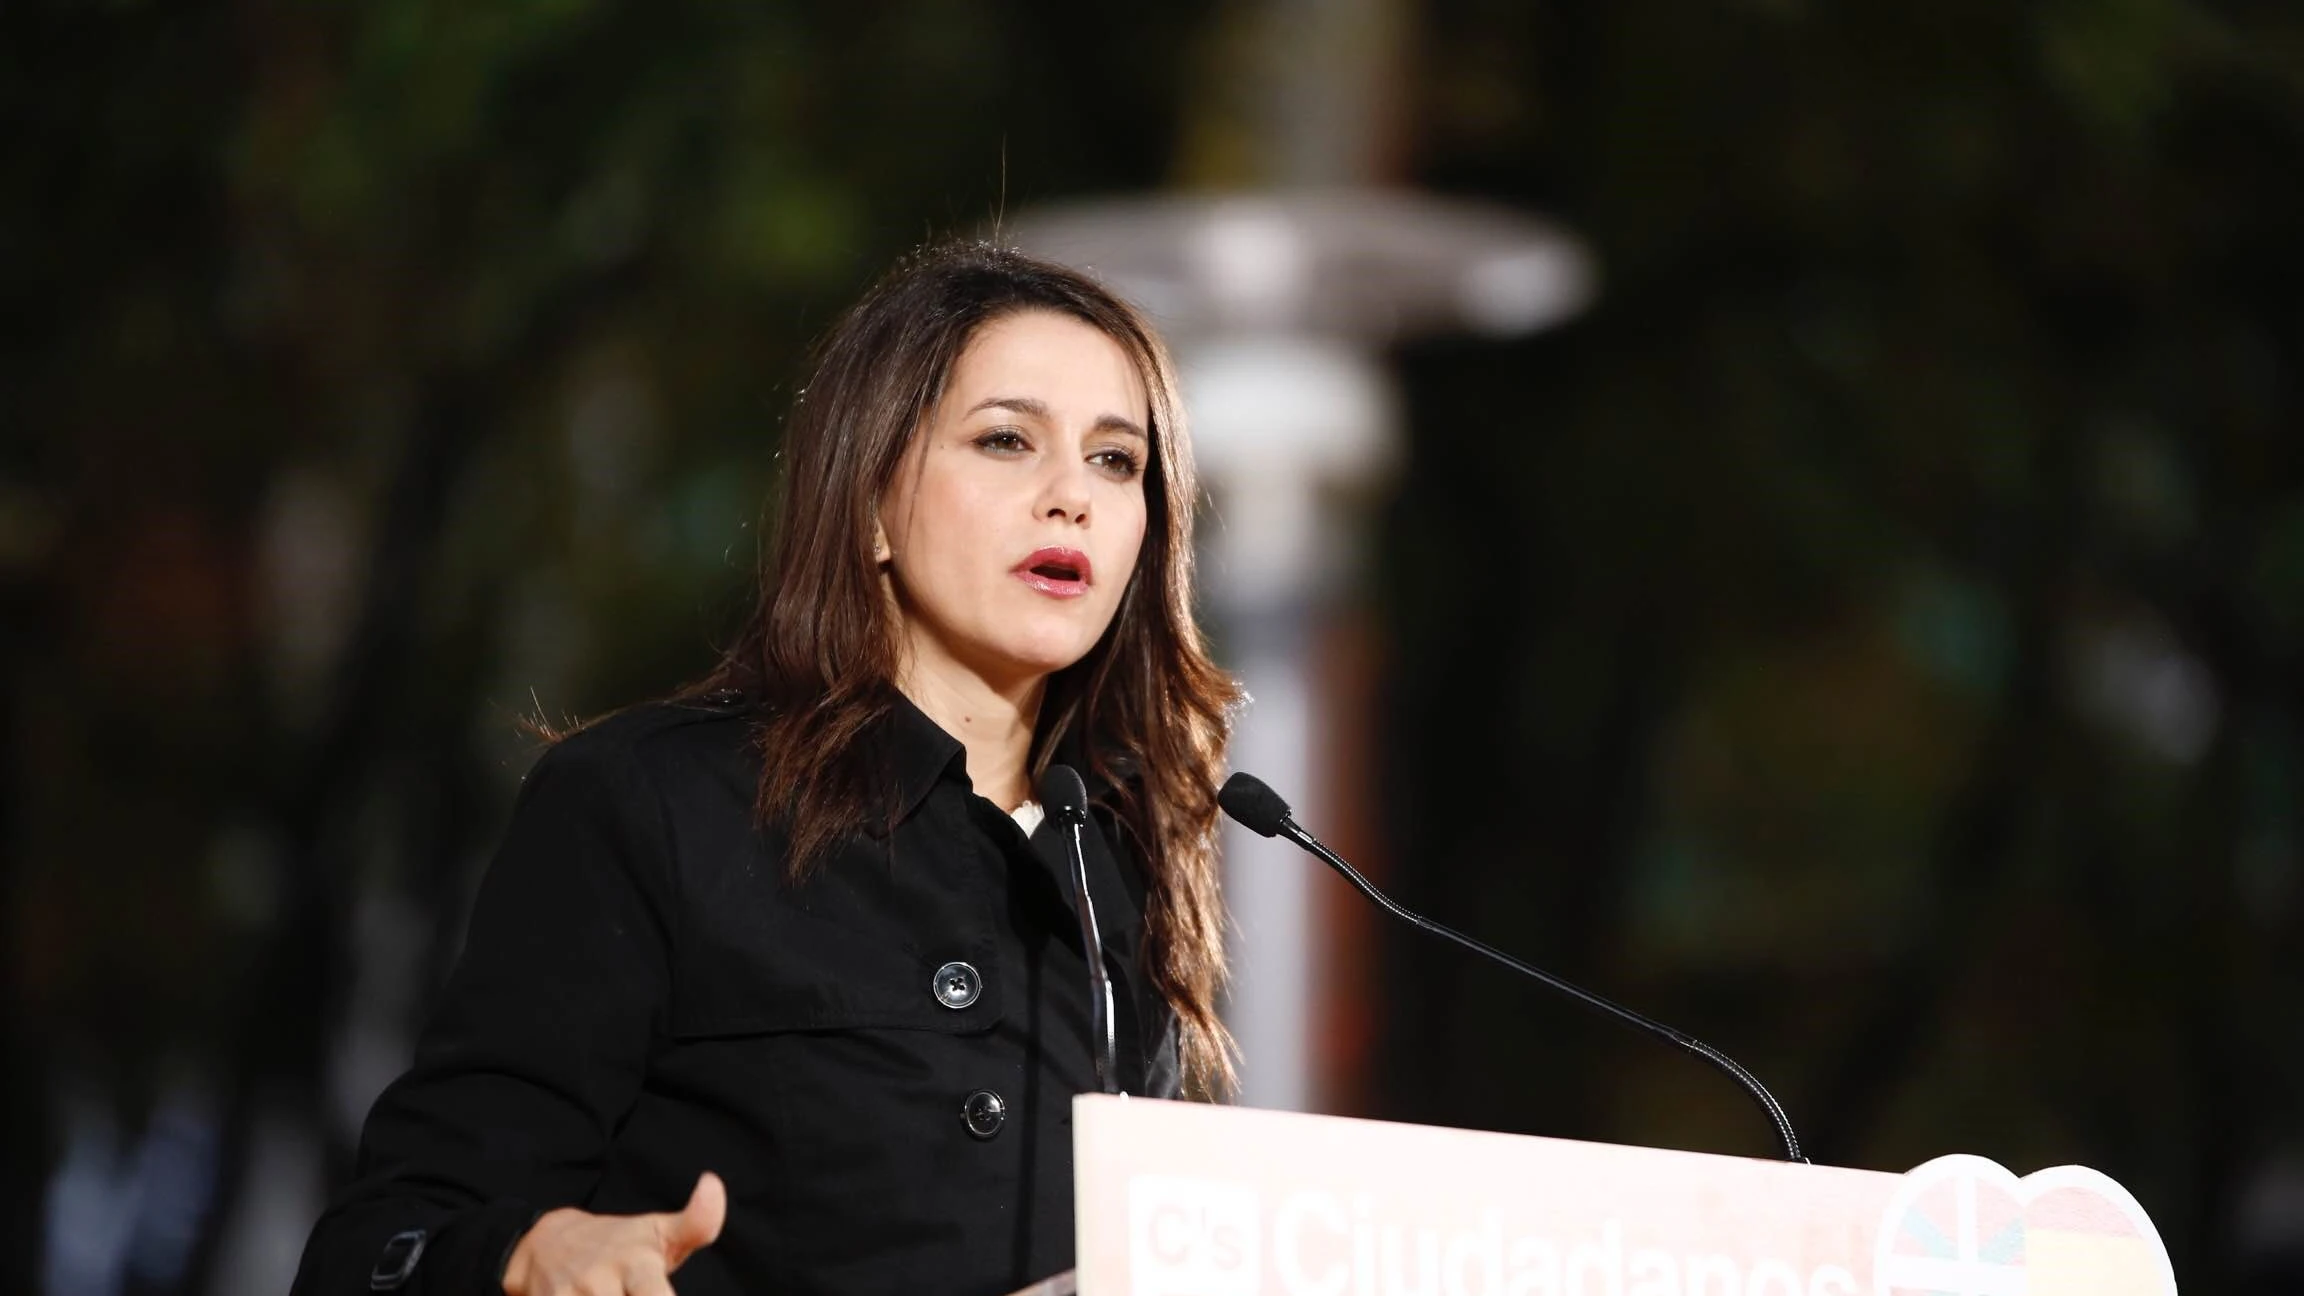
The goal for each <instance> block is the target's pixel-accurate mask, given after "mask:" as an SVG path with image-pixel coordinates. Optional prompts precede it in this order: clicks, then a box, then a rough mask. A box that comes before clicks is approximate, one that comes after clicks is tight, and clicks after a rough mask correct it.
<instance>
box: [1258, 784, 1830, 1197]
mask: <svg viewBox="0 0 2304 1296" xmlns="http://www.w3.org/2000/svg"><path fill="white" fill-rule="evenodd" d="M1216 804H1218V805H1220V806H1222V807H1224V813H1226V814H1228V815H1230V816H1232V818H1233V819H1234V820H1235V821H1236V822H1238V823H1239V825H1240V826H1241V827H1243V828H1246V829H1247V830H1248V831H1250V832H1252V833H1255V834H1256V835H1257V836H1259V837H1286V838H1287V839H1288V840H1289V841H1292V842H1294V843H1296V845H1298V846H1300V847H1302V848H1304V849H1305V850H1307V851H1309V852H1311V853H1312V854H1313V855H1315V856H1318V857H1319V858H1320V860H1321V862H1323V863H1325V864H1326V865H1327V866H1328V867H1330V868H1332V869H1334V870H1336V871H1337V872H1338V873H1341V874H1343V876H1344V880H1345V881H1347V882H1349V883H1351V884H1352V886H1353V889H1354V890H1356V891H1358V892H1359V893H1360V894H1362V895H1364V896H1366V897H1368V898H1369V899H1370V900H1373V901H1375V902H1376V904H1377V906H1378V907H1379V908H1381V909H1383V910H1384V912H1386V913H1388V914H1391V915H1392V916H1393V917H1395V918H1398V919H1400V920H1401V921H1402V922H1405V923H1408V924H1410V925H1412V926H1415V927H1419V928H1422V929H1423V930H1425V931H1427V932H1430V933H1432V934H1433V935H1435V936H1439V937H1442V938H1444V939H1447V940H1451V941H1454V942H1455V943H1457V944H1458V945H1461V946H1463V947H1464V948H1465V949H1468V950H1471V951H1472V952H1473V953H1475V954H1480V955H1484V956H1486V957H1488V958H1491V959H1494V960H1495V961H1496V962H1498V963H1501V964H1503V965H1504V966H1506V967H1508V968H1511V969H1512V970H1513V971H1515V972H1518V973H1520V974H1521V975H1523V976H1528V977H1534V978H1535V979H1536V980H1538V981H1540V982H1542V983H1544V984H1545V985H1547V986H1549V987H1551V988H1552V989H1553V990H1555V991H1557V992H1559V993H1561V994H1564V995H1566V996H1568V997H1569V998H1570V999H1573V1000H1575V1001H1576V1002H1578V1003H1580V1004H1583V1005H1584V1006H1585V1007H1587V1008H1590V1009H1593V1010H1594V1011H1596V1012H1599V1013H1600V1014H1602V1015H1603V1016H1607V1017H1613V1018H1615V1019H1616V1020H1617V1021H1620V1022H1624V1023H1627V1024H1629V1025H1632V1026H1636V1027H1638V1028H1639V1029H1641V1030H1644V1031H1646V1032H1648V1033H1649V1034H1651V1035H1654V1036H1656V1037H1657V1038H1659V1039H1663V1040H1666V1041H1669V1042H1670V1043H1672V1044H1675V1045H1678V1046H1679V1047H1680V1048H1682V1049H1685V1050H1686V1051H1688V1052H1690V1053H1693V1054H1695V1055H1696V1056H1697V1057H1700V1058H1702V1059H1704V1060H1705V1061H1706V1062H1709V1063H1711V1064H1712V1065H1713V1066H1714V1067H1717V1068H1719V1070H1720V1071H1721V1072H1722V1073H1724V1074H1725V1075H1727V1077H1728V1078H1729V1079H1731V1080H1734V1081H1735V1082H1736V1083H1737V1084H1739V1085H1741V1086H1743V1088H1744V1092H1746V1093H1748V1094H1750V1095H1751V1096H1752V1100H1753V1101H1754V1102H1757V1103H1759V1104H1760V1110H1761V1111H1762V1112H1763V1113H1764V1114H1766V1116H1767V1117H1768V1123H1769V1124H1770V1125H1772V1126H1774V1127H1775V1130H1776V1139H1777V1141H1778V1142H1779V1143H1781V1144H1783V1147H1784V1159H1785V1160H1787V1161H1799V1162H1802V1163H1805V1162H1806V1161H1807V1160H1808V1158H1807V1157H1804V1156H1802V1155H1800V1140H1799V1139H1798V1138H1797V1137H1795V1136H1794V1135H1793V1133H1792V1121H1791V1119H1790V1118H1789V1117H1787V1116H1786V1115H1785V1114H1784V1107H1783V1105H1782V1104H1780V1103H1778V1102H1777V1101H1776V1095H1774V1094H1772V1093H1769V1092H1768V1087H1767V1086H1766V1085H1763V1084H1761V1083H1760V1081H1759V1079H1758V1078H1757V1077H1755V1076H1754V1075H1753V1074H1752V1073H1751V1072H1749V1071H1747V1070H1745V1069H1744V1068H1743V1067H1742V1066H1741V1065H1739V1064H1738V1063H1737V1061H1736V1059H1734V1058H1732V1057H1729V1056H1728V1055H1727V1054H1725V1053H1722V1052H1721V1051H1720V1050H1718V1049H1716V1048H1713V1047H1712V1046H1711V1045H1709V1044H1706V1043H1704V1042H1703V1041H1701V1040H1699V1039H1697V1038H1695V1037H1694V1036H1692V1035H1689V1034H1688V1033H1687V1032H1685V1031H1680V1030H1675V1029H1673V1028H1672V1027H1670V1026H1667V1025H1665V1024H1664V1023H1662V1022H1660V1021H1657V1020H1655V1019H1654V1018H1652V1017H1644V1016H1642V1015H1641V1014H1639V1013H1636V1012H1634V1011H1632V1010H1631V1009H1629V1008H1625V1007H1622V1006H1621V1005H1618V1004H1614V1003H1611V1002H1609V1001H1608V1000H1606V999H1603V998H1601V997H1600V996H1599V995H1596V994H1594V993H1592V992H1591V991H1589V990H1586V989H1584V988H1583V987H1581V986H1577V985H1573V984H1571V983H1569V982H1567V981H1563V980H1561V979H1560V978H1559V977H1556V976H1554V975H1552V974H1551V973H1549V972H1546V971H1545V970H1544V969H1542V968H1539V967H1536V966H1534V965H1533V964H1529V963H1524V962H1522V961H1520V960H1519V959H1516V958H1514V957H1512V956H1511V955H1509V954H1506V953H1505V952H1503V951H1502V950H1499V949H1496V948H1494V947H1492V946H1489V945H1486V944H1483V943H1481V942H1479V941H1476V940H1474V939H1472V938H1471V937H1469V936H1466V935H1464V934H1463V933H1461V932H1457V931H1454V930H1451V929H1449V928H1447V927H1443V926H1441V925H1440V924H1439V923H1436V922H1434V921H1432V920H1431V919H1429V918H1426V917H1424V916H1423V915H1421V914H1416V913H1411V912H1409V911H1408V910H1406V909H1403V908H1401V907H1400V906H1399V905H1397V904H1394V903H1393V902H1392V898H1391V897H1390V896H1387V895H1385V894H1384V893H1383V892H1381V891H1379V890H1377V889H1376V888H1375V886H1374V885H1373V884H1372V883H1370V882H1369V881H1368V879H1367V878H1364V877H1362V876H1360V870H1358V869H1356V868H1353V867H1352V866H1351V865H1350V864H1347V863H1345V862H1344V857H1343V856H1341V855H1338V854H1337V853H1336V852H1334V851H1332V850H1330V849H1328V848H1327V847H1326V846H1323V845H1321V844H1320V839H1319V838H1317V837H1314V836H1313V835H1312V834H1311V833H1308V832H1306V831H1304V829H1303V828H1302V827H1300V826H1298V825H1297V823H1296V821H1295V820H1294V819H1292V818H1290V817H1289V810H1288V803H1287V802H1286V801H1283V800H1281V799H1280V794H1279V793H1277V792H1274V791H1273V790H1272V789H1271V788H1270V787H1268V786H1266V785H1265V783H1264V781H1263V780H1262V779H1260V778H1257V777H1256V776H1255V775H1253V774H1247V773H1242V772H1240V771H1234V772H1233V774H1232V777H1230V778H1228V779H1226V780H1224V786H1223V788H1222V789H1221V790H1219V791H1218V792H1217V793H1216Z"/></svg>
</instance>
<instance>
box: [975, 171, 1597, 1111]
mask: <svg viewBox="0 0 2304 1296" xmlns="http://www.w3.org/2000/svg"><path fill="white" fill-rule="evenodd" d="M1013 235H1014V237H1015V239H1016V241H1017V242H1018V243H1019V244H1020V245H1021V246H1023V247H1024V248H1025V249H1026V250H1028V251H1031V252H1034V253H1036V254H1039V255H1042V256H1046V257H1049V258H1051V259H1053V260H1057V261H1060V262H1064V263H1066V264H1070V265H1075V266H1079V267H1083V268H1085V269H1088V270H1091V271H1093V272H1095V273H1096V274H1098V275H1099V276H1101V277H1102V278H1103V280H1104V281H1105V282H1106V283H1107V284H1109V285H1111V286H1112V287H1113V288H1114V289H1115V290H1117V291H1118V292H1120V293H1121V294H1122V295H1123V296H1126V297H1128V298H1130V299H1131V300H1133V301H1134V302H1136V304H1137V305H1139V306H1140V307H1142V308H1143V309H1144V310H1145V311H1146V312H1147V313H1149V314H1150V315H1152V317H1153V318H1154V319H1155V320H1156V321H1157V322H1158V323H1159V325H1160V326H1161V327H1162V329H1163V330H1164V331H1165V332H1166V333H1167V335H1168V337H1169V338H1170V340H1171V342H1172V343H1173V345H1174V346H1175V349H1176V354H1177V367H1178V369H1179V372H1180V378H1179V381H1180V382H1181V384H1182V386H1183V395H1184V399H1185V403H1186V407H1187V408H1188V409H1189V410H1190V412H1191V416H1192V425H1193V445H1194V449H1195V451H1196V453H1197V456H1198V459H1199V462H1200V466H1201V469H1202V475H1203V479H1204V481H1205V483H1206V486H1207V503H1208V506H1209V512H1210V516H1209V518H1208V525H1206V526H1204V527H1203V531H1202V533H1203V535H1204V537H1205V539H1204V541H1203V545H1204V547H1203V549H1202V553H1201V558H1202V565H1203V570H1204V571H1205V572H1206V573H1207V581H1206V588H1207V590H1208V593H1209V597H1210V603H1211V611H1212V612H1213V613H1214V618H1215V622H1216V631H1217V638H1218V641H1219V649H1220V653H1221V655H1222V657H1223V658H1224V661H1225V664H1226V666H1227V667H1228V668H1229V669H1231V670H1232V671H1233V672H1234V673H1235V674H1236V675H1237V676H1238V677H1239V679H1240V681H1241V683H1242V684H1243V685H1244V686H1245V687H1246V689H1247V691H1248V694H1249V697H1250V703H1249V706H1248V708H1247V710H1246V711H1245V713H1244V714H1243V715H1242V716H1241V718H1240V721H1239V724H1238V727H1237V728H1236V730H1235V732H1234V735H1233V741H1232V762H1233V764H1234V765H1235V766H1236V767H1238V768H1241V769H1247V770H1253V771H1255V772H1256V773H1257V774H1258V775H1260V776H1261V777H1263V778H1264V779H1265V780H1266V781H1267V782H1269V783H1271V784H1272V785H1273V786H1274V787H1275V788H1278V789H1280V791H1281V792H1282V794H1283V795H1285V796H1288V797H1289V798H1290V799H1291V800H1292V801H1293V803H1294V804H1295V806H1296V807H1297V814H1298V817H1299V818H1300V819H1302V820H1303V821H1304V822H1306V823H1307V824H1319V823H1322V822H1324V821H1325V820H1326V818H1327V811H1328V810H1329V809H1330V808H1331V807H1330V805H1329V804H1328V799H1329V797H1330V796H1331V793H1332V788H1333V780H1332V778H1331V777H1330V773H1331V769H1332V761H1331V760H1330V759H1329V757H1330V756H1331V755H1332V751H1333V749H1332V735H1331V734H1330V732H1329V731H1328V727H1327V725H1326V724H1325V723H1324V721H1325V719H1326V714H1325V712H1324V710H1323V707H1322V705H1321V699H1320V698H1319V696H1318V690H1317V682H1316V675H1315V672H1314V669H1313V667H1314V665H1315V661H1316V654H1317V650H1318V648H1319V643H1318V636H1319V634H1320V632H1321V628H1322V626H1323V625H1325V624H1328V623H1329V622H1330V620H1331V618H1332V616H1333V615H1334V613H1335V612H1336V610H1337V609H1338V608H1339V607H1340V606H1341V604H1342V601H1343V599H1344V597H1345V596H1346V595H1347V594H1348V593H1349V592H1350V591H1351V589H1352V588H1353V587H1354V584H1355V582H1356V580H1357V578H1358V576H1359V574H1360V572H1361V569H1362V566H1363V562H1362V552H1361V551H1362V549H1363V548H1364V546H1365V543H1366V521H1367V513H1368V508H1367V505H1368V504H1369V503H1370V502H1371V501H1372V500H1373V499H1374V498H1376V496H1377V494H1378V492H1379V490H1380V489H1381V487H1382V486H1383V485H1384V483H1385V482H1386V481H1387V480H1388V479H1389V477H1390V475H1391V472H1392V470H1393V468H1394V466H1395V465H1396V464H1397V462H1398V460H1399V457H1400V454H1401V451H1402V440H1403V438H1402V433H1401V418H1400V401H1399V395H1398V391H1397V387H1396V384H1395V382H1394V380H1393V378H1392V375H1391V373H1390V371H1389V369H1388V367H1387V366H1386V365H1385V363H1384V362H1383V359H1382V347H1383V346H1384V345H1385V344H1386V343H1388V342H1392V341H1396V340H1399V339H1402V338H1406V337H1412V336H1419V335H1426V334H1433V333H1439V332H1462V331H1474V332H1479V333H1486V334H1490V335H1495V336H1511V335H1516V334H1523V333H1527V332H1530V331H1533V330H1535V329H1539V328H1543V327H1545V326H1547V325H1549V324H1552V323H1555V322H1557V321H1559V320H1561V319H1563V318H1566V317H1567V316H1569V315H1571V314H1573V313H1574V312H1575V311H1576V310H1578V309H1579V308H1580V307H1581V306H1582V305H1583V304H1584V303H1585V301H1586V300H1587V299H1588V298H1589V296H1590V294H1591V291H1592V273H1591V268H1590V263H1589V260H1588V258H1587V257H1586V255H1585V254H1584V252H1583V250H1582V248H1581V247H1580V246H1579V245H1578V244H1577V243H1576V242H1575V241H1574V240H1573V239H1572V238H1570V237H1569V236H1568V235H1567V234H1566V233H1564V232H1563V231H1561V230H1559V229H1557V228H1555V227H1553V226H1551V225H1549V224H1546V223H1544V222H1542V221H1539V220H1537V219H1535V218H1532V217H1528V216H1524V215H1520V214H1517V213H1513V212H1508V211H1504V210H1500V209H1497V208H1493V207H1487V206H1482V205H1478V204H1472V203H1464V202H1455V201H1449V200H1444V199H1440V198H1435V197H1431V196H1427V195H1420V194H1415V193H1410V192H1406V191H1401V190H1393V189H1380V188H1345V187H1338V188H1327V189H1300V190H1281V191H1272V192H1264V193H1246V194H1230V195H1217V196H1157V197H1147V198H1141V199H1122V200H1113V201H1097V202H1089V203H1082V204H1077V205H1072V206H1066V207H1060V208H1050V209H1045V210H1042V211H1038V212H1033V213H1030V214H1028V215H1026V216H1025V217H1024V218H1023V219H1021V220H1019V221H1018V222H1016V224H1015V226H1014V228H1013ZM1354 791H1355V792H1371V793H1372V792H1373V789H1355V790H1354ZM1223 853H1224V861H1225V886H1226V894H1227V898H1228V904H1229V908H1230V911H1231V915H1232V918H1233V926H1234V930H1235V933H1236V936H1235V942H1234V947H1233V950H1234V957H1233V981H1232V990H1231V994H1230V997H1229V1002H1228V1003H1227V1005H1226V1009H1225V1019H1226V1022H1227V1024H1228V1025H1229V1026H1230V1027H1231V1029H1232V1031H1233V1034H1234V1035H1235V1037H1236V1038H1237V1039H1238V1040H1239V1043H1240V1048H1241V1055H1242V1076H1241V1080H1242V1089H1241V1095H1240V1096H1241V1099H1242V1101H1244V1102H1246V1103H1248V1104H1249V1105H1251V1106H1257V1107H1269V1108H1286V1109H1294V1110H1302V1109H1306V1108H1309V1107H1311V1106H1312V1105H1313V1104H1314V1102H1315V1100H1316V1098H1317V1092H1316V1079H1317V1078H1316V1077H1315V1075H1314V1067H1313V1056H1314V1050H1313V1032H1314V1030H1315V1029H1316V1026H1315V1023H1316V1022H1317V1020H1318V1016H1319V993H1318V990H1319V983H1320V978H1321V975H1322V972H1323V963H1324V957H1323V956H1324V954H1325V952H1326V951H1325V949H1324V947H1323V943H1322V942H1321V941H1320V940H1319V939H1318V937H1317V935H1316V933H1315V932H1314V931H1313V930H1312V923H1311V913H1312V904H1311V891H1310V887H1311V879H1312V877H1313V874H1314V872H1315V870H1313V869H1311V868H1309V867H1307V866H1306V865H1305V862H1304V861H1302V860H1301V859H1297V858H1293V856H1294V850H1293V848H1292V847H1290V846H1288V845H1287V844H1286V843H1284V842H1280V841H1276V840H1267V839H1264V838H1259V837H1256V836H1254V835H1253V834H1250V833H1247V832H1245V831H1244V830H1242V829H1240V828H1238V827H1237V826H1235V825H1230V824H1227V825H1226V827H1225V835H1224V838H1223Z"/></svg>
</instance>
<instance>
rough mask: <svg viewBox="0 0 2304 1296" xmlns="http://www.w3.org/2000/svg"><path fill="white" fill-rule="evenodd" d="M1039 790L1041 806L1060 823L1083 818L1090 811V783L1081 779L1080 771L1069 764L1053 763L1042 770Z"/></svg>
mask: <svg viewBox="0 0 2304 1296" xmlns="http://www.w3.org/2000/svg"><path fill="white" fill-rule="evenodd" d="M1038 792H1039V796H1040V808H1041V809H1042V810H1045V811H1047V812H1048V813H1049V814H1051V815H1053V816H1055V817H1056V819H1057V821H1058V822H1060V823H1061V822H1065V821H1068V820H1071V819H1076V818H1083V817H1085V816H1086V815H1087V813H1088V785H1087V784H1085V783H1082V782H1081V781H1080V772H1079V771H1078V770H1075V769H1073V768H1072V767H1071V766H1069V765H1051V766H1049V767H1048V768H1047V769H1046V770H1044V771H1042V772H1041V775H1040V786H1039V788H1038Z"/></svg>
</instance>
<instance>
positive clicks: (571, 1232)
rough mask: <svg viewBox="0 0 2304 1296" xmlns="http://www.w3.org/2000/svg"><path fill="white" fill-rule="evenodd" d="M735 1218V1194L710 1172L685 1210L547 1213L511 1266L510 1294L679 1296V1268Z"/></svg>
mask: <svg viewBox="0 0 2304 1296" xmlns="http://www.w3.org/2000/svg"><path fill="white" fill-rule="evenodd" d="M727 1217H728V1189H727V1186H726V1185H724V1184H722V1183H721V1182H720V1176H718V1175H716V1174H712V1173H710V1172H706V1173H705V1174H703V1175H701V1176H699V1177H698V1178H697V1180H696V1191H694V1192H692V1193H690V1194H689V1195H688V1204H687V1205H686V1206H683V1207H681V1208H680V1209H679V1210H678V1211H676V1212H675V1211H667V1212H661V1213H658V1214H655V1215H594V1214H592V1213H591V1212H589V1211H580V1210H577V1209H575V1208H574V1207H572V1206H571V1207H562V1208H561V1209H559V1210H556V1211H549V1212H547V1213H546V1214H545V1215H544V1216H543V1217H542V1218H541V1219H538V1220H537V1221H536V1223H535V1224H534V1226H532V1227H531V1228H529V1230H528V1233H527V1235H526V1236H525V1237H522V1238H521V1239H520V1244H519V1245H518V1246H516V1247H514V1248H512V1258H511V1260H509V1261H507V1262H506V1263H505V1265H504V1291H505V1293H506V1296H673V1294H672V1281H671V1275H672V1271H673V1270H675V1269H678V1268H679V1267H680V1266H681V1264H682V1263H683V1262H684V1261H686V1260H687V1259H688V1257H689V1256H691V1255H693V1254H695V1253H696V1252H697V1251H698V1250H700V1249H702V1248H704V1247H708V1246H710V1245H712V1240H713V1239H714V1238H717V1237H719V1236H720V1225H721V1222H722V1221H723V1220H725V1219H727Z"/></svg>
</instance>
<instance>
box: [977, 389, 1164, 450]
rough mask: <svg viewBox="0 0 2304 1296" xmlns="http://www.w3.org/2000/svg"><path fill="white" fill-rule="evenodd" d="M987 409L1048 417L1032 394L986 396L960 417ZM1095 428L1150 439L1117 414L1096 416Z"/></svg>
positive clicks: (1139, 428)
mask: <svg viewBox="0 0 2304 1296" xmlns="http://www.w3.org/2000/svg"><path fill="white" fill-rule="evenodd" d="M988 409H1004V410H1010V411H1013V412H1014V413H1017V414H1023V415H1026V416H1028V417H1031V418H1036V419H1043V420H1045V419H1046V418H1048V417H1049V414H1048V402H1046V401H1044V400H1041V399H1039V398H1038V397H1034V396H988V397H986V398H984V399H983V400H980V401H978V402H976V403H975V404H974V405H972V406H970V407H969V409H968V412H967V413H966V414H963V415H961V416H960V417H962V418H970V417H973V416H974V415H977V414H981V413H983V412H984V411H985V410H988ZM1095 430H1096V431H1098V432H1120V433H1125V434H1126V435H1128V436H1132V437H1135V438H1136V439H1137V440H1139V441H1147V442H1148V441H1150V440H1151V439H1152V438H1151V437H1149V436H1146V435H1145V434H1144V429H1143V428H1141V427H1139V426H1137V424H1136V421H1135V420H1134V419H1126V418H1122V417H1120V416H1119V415H1118V414H1106V415H1103V416H1102V417H1100V418H1098V419H1097V420H1096V428H1095Z"/></svg>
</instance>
